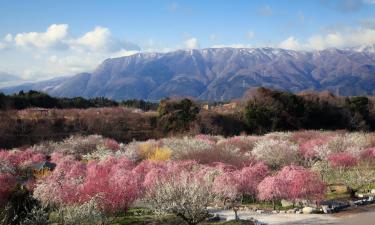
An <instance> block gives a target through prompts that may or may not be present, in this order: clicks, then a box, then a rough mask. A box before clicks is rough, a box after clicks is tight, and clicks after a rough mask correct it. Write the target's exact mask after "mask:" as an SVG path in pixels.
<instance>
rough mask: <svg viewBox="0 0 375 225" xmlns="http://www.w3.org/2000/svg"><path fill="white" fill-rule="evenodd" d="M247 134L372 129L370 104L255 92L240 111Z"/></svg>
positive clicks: (360, 100) (374, 110)
mask: <svg viewBox="0 0 375 225" xmlns="http://www.w3.org/2000/svg"><path fill="white" fill-rule="evenodd" d="M244 122H245V123H246V126H247V129H248V132H250V133H266V132H270V131H283V130H301V129H328V130H337V129H346V130H357V131H358V130H360V131H370V130H374V129H375V104H374V101H372V100H371V99H369V98H368V97H364V96H356V97H336V96H333V95H332V94H330V93H320V94H313V93H304V94H299V95H295V94H292V93H289V92H282V91H275V90H269V89H266V88H259V89H257V91H256V93H255V94H254V95H253V96H252V97H251V98H250V100H248V102H247V105H246V107H245V110H244Z"/></svg>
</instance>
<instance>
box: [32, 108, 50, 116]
mask: <svg viewBox="0 0 375 225" xmlns="http://www.w3.org/2000/svg"><path fill="white" fill-rule="evenodd" d="M29 111H31V112H34V113H38V114H40V115H43V116H48V115H49V113H50V110H49V109H45V108H31V109H29Z"/></svg>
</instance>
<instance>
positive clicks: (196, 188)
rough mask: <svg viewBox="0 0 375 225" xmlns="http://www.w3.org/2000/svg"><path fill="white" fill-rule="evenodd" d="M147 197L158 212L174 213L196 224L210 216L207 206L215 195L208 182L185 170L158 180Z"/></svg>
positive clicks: (190, 224)
mask: <svg viewBox="0 0 375 225" xmlns="http://www.w3.org/2000/svg"><path fill="white" fill-rule="evenodd" d="M146 199H147V202H148V203H149V205H150V206H151V208H152V209H154V211H155V212H156V213H158V214H165V213H173V214H175V215H176V216H179V217H181V218H182V219H183V220H184V221H185V222H187V224H189V225H196V224H198V223H199V222H201V221H203V220H204V219H206V218H207V217H208V216H209V214H208V211H207V206H208V205H209V204H210V203H211V202H212V201H213V199H214V196H213V195H212V191H211V185H210V184H209V183H208V182H206V181H205V180H204V179H202V178H201V177H197V176H195V174H194V173H189V172H184V173H177V174H175V175H174V176H172V177H170V178H169V179H168V180H166V181H165V182H158V183H157V184H156V185H155V187H154V189H153V191H152V192H149V193H148V195H147V196H146Z"/></svg>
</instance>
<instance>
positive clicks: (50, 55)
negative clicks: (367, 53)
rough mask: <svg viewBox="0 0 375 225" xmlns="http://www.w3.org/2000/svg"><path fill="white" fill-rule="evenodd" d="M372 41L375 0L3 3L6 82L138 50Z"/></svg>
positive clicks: (0, 50) (90, 65)
mask: <svg viewBox="0 0 375 225" xmlns="http://www.w3.org/2000/svg"><path fill="white" fill-rule="evenodd" d="M369 44H375V0H274V1H271V0H264V1H255V0H253V1H251V0H247V1H245V0H231V1H229V0H191V1H183V0H181V1H173V0H172V1H167V0H148V1H146V0H137V1H130V0H129V1H125V0H124V1H120V0H117V1H115V0H107V1H104V0H101V1H99V0H64V1H57V0H34V1H32V0H28V1H25V0H23V1H20V0H0V79H1V76H5V75H4V74H15V75H18V76H21V77H22V79H25V80H28V79H35V78H36V79H44V78H50V77H54V76H61V75H71V74H74V73H77V72H82V71H90V70H92V69H94V68H95V67H96V66H97V64H98V63H100V61H102V60H103V59H105V58H108V57H118V56H123V55H129V54H133V53H134V52H138V51H172V50H175V49H186V48H207V47H225V46H230V47H263V46H271V47H281V48H287V49H293V50H320V49H325V48H330V47H337V48H345V47H355V46H359V45H369ZM2 74H3V75H2Z"/></svg>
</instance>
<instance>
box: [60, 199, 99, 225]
mask: <svg viewBox="0 0 375 225" xmlns="http://www.w3.org/2000/svg"><path fill="white" fill-rule="evenodd" d="M58 214H59V216H60V217H61V219H60V221H63V223H64V224H67V225H70V224H72V225H74V224H98V223H99V222H100V223H103V224H105V221H106V216H105V215H104V214H103V212H102V211H101V210H100V208H99V205H98V203H97V202H96V199H95V198H93V199H91V200H90V201H88V202H85V203H83V204H75V205H71V206H65V207H61V208H60V209H59V211H58Z"/></svg>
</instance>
